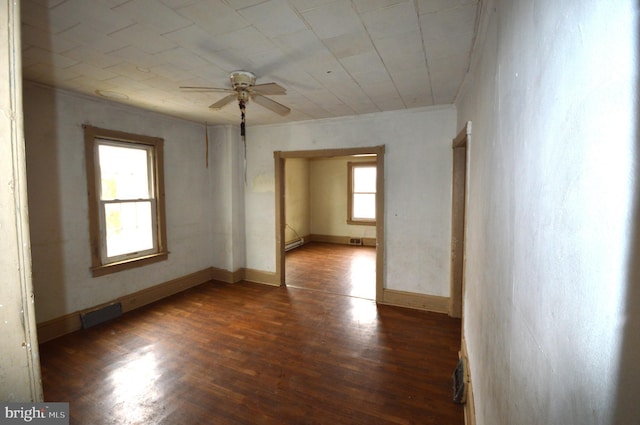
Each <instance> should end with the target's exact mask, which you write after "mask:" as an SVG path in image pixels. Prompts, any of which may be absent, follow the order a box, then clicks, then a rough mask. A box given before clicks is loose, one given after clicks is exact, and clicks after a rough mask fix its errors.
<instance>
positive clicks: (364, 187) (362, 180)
mask: <svg viewBox="0 0 640 425" xmlns="http://www.w3.org/2000/svg"><path fill="white" fill-rule="evenodd" d="M353 191H354V192H369V193H375V192H376V167H353Z"/></svg>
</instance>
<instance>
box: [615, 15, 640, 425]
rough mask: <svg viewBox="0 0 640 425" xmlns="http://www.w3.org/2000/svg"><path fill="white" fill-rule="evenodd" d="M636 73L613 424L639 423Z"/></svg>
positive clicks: (639, 34) (639, 76)
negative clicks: (628, 235)
mask: <svg viewBox="0 0 640 425" xmlns="http://www.w3.org/2000/svg"><path fill="white" fill-rule="evenodd" d="M636 19H637V22H636V25H637V27H636V58H640V43H638V40H639V39H640V19H638V16H636ZM635 72H636V77H635V78H636V81H635V87H634V90H633V91H634V94H635V117H636V121H635V122H632V123H630V125H633V126H634V129H633V134H634V138H635V144H634V147H635V152H634V158H633V173H634V175H633V176H632V182H631V184H632V185H633V188H632V190H633V193H634V199H633V210H632V212H631V217H630V218H631V223H632V225H631V232H632V234H631V238H630V242H629V247H628V260H627V261H628V265H627V288H626V289H627V290H626V306H625V311H624V312H623V314H624V319H625V322H624V330H623V334H622V347H621V351H620V364H619V365H618V368H619V369H618V370H619V372H618V374H619V376H618V381H617V382H618V388H617V394H616V406H615V417H614V420H613V422H612V423H613V424H620V425H626V424H632V423H634V424H635V423H638V421H640V419H638V418H639V417H640V403H639V402H638V393H639V390H638V384H639V383H640V95H639V94H638V89H639V88H640V72H638V70H636V71H635Z"/></svg>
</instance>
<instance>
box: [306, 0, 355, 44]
mask: <svg viewBox="0 0 640 425" xmlns="http://www.w3.org/2000/svg"><path fill="white" fill-rule="evenodd" d="M302 16H303V17H304V19H305V20H306V21H307V22H308V23H309V25H311V28H312V29H313V31H314V32H315V33H316V34H317V35H318V37H319V38H321V39H326V38H332V37H337V36H339V35H343V34H350V33H360V32H362V31H363V30H364V28H363V26H362V22H361V21H360V17H359V16H358V15H357V14H356V12H355V11H354V10H353V8H352V7H351V4H350V3H349V2H343V1H337V2H333V3H328V4H326V5H323V6H320V7H316V8H315V9H310V10H307V11H305V12H302Z"/></svg>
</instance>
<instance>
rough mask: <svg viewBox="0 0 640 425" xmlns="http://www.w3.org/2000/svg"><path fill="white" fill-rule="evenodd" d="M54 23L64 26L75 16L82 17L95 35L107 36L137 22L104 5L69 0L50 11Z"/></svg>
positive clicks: (80, 0) (81, 0)
mask: <svg viewBox="0 0 640 425" xmlns="http://www.w3.org/2000/svg"><path fill="white" fill-rule="evenodd" d="M49 13H50V19H51V21H52V22H61V23H63V24H62V25H65V24H64V23H65V22H66V21H68V20H69V18H70V17H73V16H78V15H81V16H82V24H83V25H85V26H89V27H91V28H92V29H93V31H94V32H95V33H98V34H102V35H106V34H109V33H111V32H113V31H117V30H119V29H121V28H125V27H128V26H129V25H132V24H134V23H135V22H134V21H133V19H132V18H131V17H130V16H126V15H122V14H120V13H115V12H113V11H112V9H111V8H110V7H109V6H108V5H105V4H104V3H100V2H96V1H92V2H88V1H86V0H68V1H66V2H64V3H62V4H60V5H58V6H56V7H54V8H52V9H50V10H49Z"/></svg>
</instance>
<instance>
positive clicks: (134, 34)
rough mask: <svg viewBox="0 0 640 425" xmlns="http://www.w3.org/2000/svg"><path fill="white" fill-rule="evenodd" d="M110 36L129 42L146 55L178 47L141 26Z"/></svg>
mask: <svg viewBox="0 0 640 425" xmlns="http://www.w3.org/2000/svg"><path fill="white" fill-rule="evenodd" d="M109 36H110V37H113V38H117V39H119V40H122V41H124V42H128V43H130V44H131V45H133V46H136V47H137V48H139V49H140V50H142V51H143V52H146V53H158V52H162V51H164V50H169V49H173V48H174V47H176V44H175V43H174V42H172V41H171V40H170V39H168V38H164V37H162V36H161V35H160V34H157V33H154V32H152V31H150V30H149V29H147V28H146V27H144V26H143V25H141V24H135V25H131V26H129V27H126V28H123V29H121V30H118V31H116V32H113V33H111V34H109Z"/></svg>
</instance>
